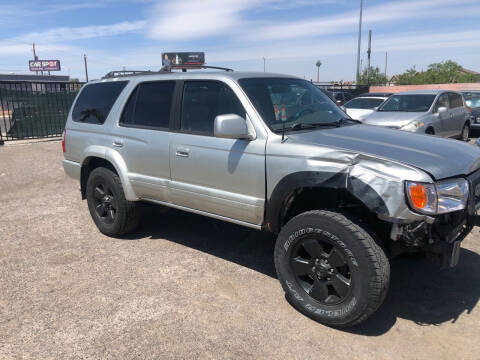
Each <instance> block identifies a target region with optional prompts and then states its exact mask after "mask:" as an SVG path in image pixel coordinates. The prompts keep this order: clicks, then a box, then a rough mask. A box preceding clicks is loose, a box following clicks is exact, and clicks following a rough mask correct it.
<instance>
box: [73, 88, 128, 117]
mask: <svg viewBox="0 0 480 360" xmlns="http://www.w3.org/2000/svg"><path fill="white" fill-rule="evenodd" d="M125 85H127V82H126V81H112V82H105V83H97V84H90V85H85V88H84V89H83V90H82V92H81V93H80V95H79V97H78V100H77V102H76V103H75V106H74V108H73V111H72V118H73V121H79V122H85V123H89V124H103V123H104V122H105V119H106V118H107V117H108V114H109V113H110V110H111V109H112V106H113V104H114V103H115V101H116V100H117V98H118V95H120V93H121V92H122V90H123V88H124V87H125Z"/></svg>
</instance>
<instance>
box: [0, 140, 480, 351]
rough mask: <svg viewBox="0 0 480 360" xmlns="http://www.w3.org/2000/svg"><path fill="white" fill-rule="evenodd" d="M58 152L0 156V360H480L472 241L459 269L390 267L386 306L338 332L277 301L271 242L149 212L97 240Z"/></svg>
mask: <svg viewBox="0 0 480 360" xmlns="http://www.w3.org/2000/svg"><path fill="white" fill-rule="evenodd" d="M61 159H62V154H61V146H60V143H59V142H58V141H53V142H43V143H37V144H17V145H5V146H0V358H2V359H9V358H34V359H41V358H57V359H63V358H120V359H128V358H302V359H313V358H315V359H327V358H328V359H434V358H435V359H447V358H454V359H479V358H480V355H479V354H480V306H477V303H478V299H479V296H480V256H479V253H480V234H479V228H476V229H475V230H474V232H473V233H471V234H470V235H469V236H468V238H467V239H466V241H465V243H464V245H463V246H464V249H463V252H462V256H461V260H460V265H459V266H458V267H457V268H455V269H452V270H439V269H438V268H437V267H435V266H434V265H433V264H431V263H428V262H426V261H424V260H413V259H397V260H395V261H393V263H392V284H391V289H390V293H389V296H388V297H387V299H386V302H385V304H384V305H383V307H382V308H381V309H380V310H379V311H378V312H377V313H376V314H375V315H374V316H373V317H372V318H371V319H370V320H369V321H368V322H367V323H365V324H363V325H361V326H360V327H357V328H354V329H352V330H348V331H339V330H335V329H331V328H328V327H326V326H323V325H320V324H318V323H315V322H314V321H312V320H310V319H308V318H306V317H305V316H302V315H301V314H300V313H298V312H297V311H296V310H294V309H293V308H292V307H291V306H290V305H289V304H288V303H287V301H286V300H285V298H284V296H283V292H282V289H281V287H280V284H279V283H278V281H277V279H276V276H275V269H274V265H273V246H274V238H273V237H272V236H270V235H268V234H262V233H260V232H255V231H252V230H248V229H244V228H241V227H238V226H235V225H230V224H227V223H222V222H220V221H216V220H211V219H207V218H204V217H200V216H197V215H192V214H188V213H183V212H179V211H175V210H167V209H163V208H155V209H152V211H150V212H149V213H148V214H147V215H146V216H145V219H144V222H143V226H142V227H141V230H139V231H138V232H137V233H136V234H134V235H133V236H131V237H129V238H127V239H111V238H108V237H105V236H103V235H101V234H100V233H99V232H98V231H97V229H96V228H95V226H94V224H93V222H92V221H91V219H90V215H89V213H88V210H87V206H86V203H85V202H83V201H81V199H80V194H79V191H78V184H77V183H76V182H75V181H73V180H71V179H69V178H67V177H66V176H65V175H64V173H63V169H62V165H61Z"/></svg>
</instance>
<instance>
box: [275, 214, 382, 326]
mask: <svg viewBox="0 0 480 360" xmlns="http://www.w3.org/2000/svg"><path fill="white" fill-rule="evenodd" d="M275 266H276V269H277V274H278V278H279V280H280V282H281V284H282V287H283V289H284V291H285V293H286V295H287V297H288V299H289V300H290V302H291V304H292V305H293V306H294V307H296V308H297V309H298V310H299V311H300V312H302V313H304V314H305V315H307V316H309V317H311V318H313V319H314V320H317V321H319V322H321V323H324V324H327V325H331V326H336V327H350V326H353V325H356V324H359V323H361V322H362V321H364V320H366V319H367V318H368V317H369V316H370V315H371V314H373V313H374V312H375V311H376V310H377V309H378V307H379V306H380V305H381V304H382V302H383V300H384V299H385V296H386V293H387V291H388V285H389V279H390V265H389V262H388V259H387V257H386V255H385V252H384V251H383V249H382V248H381V247H380V246H379V245H378V244H377V243H376V242H375V240H374V239H373V238H372V237H371V236H370V235H369V234H368V233H367V232H366V231H365V230H364V229H363V228H361V227H360V226H359V225H357V224H356V223H355V222H353V221H352V220H351V219H349V218H347V217H346V216H345V215H342V214H339V213H335V212H330V211H323V210H315V211H309V212H305V213H303V214H300V215H298V216H296V217H295V218H293V219H292V220H290V221H289V222H288V223H287V224H286V225H285V226H284V227H283V229H282V231H281V232H280V234H279V236H278V239H277V242H276V245H275Z"/></svg>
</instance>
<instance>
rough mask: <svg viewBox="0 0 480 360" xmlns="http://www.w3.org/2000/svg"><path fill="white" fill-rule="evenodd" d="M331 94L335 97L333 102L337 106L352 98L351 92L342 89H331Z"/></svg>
mask: <svg viewBox="0 0 480 360" xmlns="http://www.w3.org/2000/svg"><path fill="white" fill-rule="evenodd" d="M332 95H333V98H334V99H335V103H336V104H337V105H338V106H342V105H343V104H345V103H346V102H347V101H349V100H350V99H352V98H353V94H351V93H349V92H347V91H342V90H332Z"/></svg>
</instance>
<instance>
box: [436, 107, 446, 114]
mask: <svg viewBox="0 0 480 360" xmlns="http://www.w3.org/2000/svg"><path fill="white" fill-rule="evenodd" d="M447 111H448V108H447V107H446V106H440V107H439V108H438V109H437V113H438V114H439V115H440V114H443V113H446V112H447Z"/></svg>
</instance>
